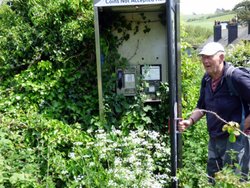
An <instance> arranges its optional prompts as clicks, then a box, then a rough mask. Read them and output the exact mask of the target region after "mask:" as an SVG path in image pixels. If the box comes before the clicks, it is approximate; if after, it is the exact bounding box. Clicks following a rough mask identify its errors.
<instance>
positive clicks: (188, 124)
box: [178, 119, 194, 132]
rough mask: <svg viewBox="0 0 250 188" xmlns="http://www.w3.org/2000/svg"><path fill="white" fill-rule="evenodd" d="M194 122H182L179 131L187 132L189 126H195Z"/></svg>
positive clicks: (189, 120)
mask: <svg viewBox="0 0 250 188" xmlns="http://www.w3.org/2000/svg"><path fill="white" fill-rule="evenodd" d="M193 124H194V122H193V120H192V119H188V120H181V121H180V122H179V124H178V130H179V131H180V132H183V131H185V130H186V129H187V128H188V127H189V126H191V125H193Z"/></svg>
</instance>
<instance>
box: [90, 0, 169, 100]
mask: <svg viewBox="0 0 250 188" xmlns="http://www.w3.org/2000/svg"><path fill="white" fill-rule="evenodd" d="M95 10H96V19H97V17H98V15H99V14H101V15H102V16H103V17H104V16H105V13H106V14H110V13H116V15H117V13H119V15H120V16H122V17H123V18H125V20H126V21H127V22H128V23H131V28H132V29H131V30H127V31H126V32H127V34H128V36H129V38H128V39H127V40H124V41H123V42H122V43H121V44H120V45H119V47H118V53H119V54H120V55H121V57H123V58H126V59H127V60H128V65H127V66H126V67H125V68H124V67H119V66H117V67H116V74H117V83H116V92H117V93H118V94H123V95H124V96H134V95H136V93H137V91H138V89H139V86H140V85H144V86H145V88H144V89H143V92H144V93H143V94H144V96H145V97H144V98H145V101H146V102H154V103H155V102H160V97H159V87H160V84H161V83H162V82H163V83H166V82H168V74H167V71H168V63H167V62H168V54H167V53H168V47H167V35H166V33H167V19H166V17H165V16H166V1H165V0H100V1H97V2H96V3H95ZM98 13H99V14H98ZM109 18H110V17H109ZM111 19H112V17H111ZM95 21H96V23H98V25H96V30H99V28H98V26H99V25H101V26H102V27H103V25H105V24H103V23H101V22H102V19H99V18H98V19H97V20H95ZM105 21H107V20H105ZM105 21H103V22H105ZM111 23H112V20H111ZM114 28H115V27H114ZM135 28H136V30H137V32H136V33H135ZM118 29H120V28H117V30H114V31H112V32H113V33H112V34H113V35H115V36H117V38H122V35H123V34H124V33H123V32H119V31H118ZM97 35H99V36H97V37H98V38H99V37H102V35H103V34H102V33H99V32H98V33H97ZM97 41H98V40H97ZM98 45H99V44H97V46H98ZM101 51H102V49H100V52H101ZM100 55H103V54H100ZM98 56H99V55H98ZM100 64H101V63H100ZM100 72H101V70H100ZM100 79H101V77H100ZM141 81H144V82H146V84H140V83H141Z"/></svg>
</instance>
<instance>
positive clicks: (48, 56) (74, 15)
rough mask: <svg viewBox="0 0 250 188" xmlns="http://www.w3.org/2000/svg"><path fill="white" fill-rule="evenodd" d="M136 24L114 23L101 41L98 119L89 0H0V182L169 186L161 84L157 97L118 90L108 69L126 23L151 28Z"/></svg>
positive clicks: (116, 58)
mask: <svg viewBox="0 0 250 188" xmlns="http://www.w3.org/2000/svg"><path fill="white" fill-rule="evenodd" d="M141 17H142V19H143V21H144V23H147V22H149V21H148V20H146V17H145V15H143V14H141ZM118 21H123V19H119V20H118ZM105 23H107V24H108V22H105ZM117 23H118V22H117ZM143 26H145V27H142V28H139V24H137V25H135V27H131V24H130V23H122V25H117V26H116V27H120V28H121V32H124V35H122V36H123V37H122V38H121V39H119V40H117V39H116V38H115V36H112V35H110V34H111V32H110V30H108V31H107V35H106V36H107V38H103V39H102V40H101V43H102V47H103V48H102V49H104V51H103V52H102V53H103V54H104V56H105V57H104V58H105V63H104V65H103V67H102V68H103V73H104V75H105V76H104V77H103V83H104V84H103V85H104V98H105V120H100V119H98V117H97V114H98V101H97V99H98V97H97V82H96V77H97V76H96V65H95V53H94V49H95V48H94V42H93V41H94V25H93V6H92V1H88V0H86V1H81V0H73V1H72V0H49V1H42V0H15V1H14V3H13V6H12V7H8V6H1V7H0V70H1V76H0V80H1V86H0V94H1V95H0V114H2V115H1V121H0V123H1V128H0V135H1V139H0V151H1V152H0V164H1V165H0V166H1V167H0V186H2V187H7V188H8V187H60V188H61V187H91V188H92V187H126V186H138V187H163V186H166V185H168V183H169V182H170V175H169V174H170V172H169V169H170V166H169V164H170V163H169V158H170V149H169V142H168V140H169V138H168V136H166V135H165V132H166V126H167V125H166V124H167V123H166V121H167V115H168V114H167V112H168V110H169V107H168V105H167V104H168V103H167V101H168V85H167V84H166V83H163V84H162V85H161V88H160V89H161V91H160V94H161V95H160V97H161V99H162V101H163V103H162V104H157V105H148V104H145V103H144V102H143V96H142V95H140V94H138V95H137V96H136V97H135V98H131V99H128V98H125V97H124V96H119V95H117V94H116V91H115V79H116V75H115V74H110V73H111V72H115V71H114V70H115V68H116V67H117V66H126V64H127V60H126V59H124V58H121V57H120V55H119V54H118V53H117V50H116V48H117V47H118V45H119V42H122V41H124V40H127V39H128V37H129V36H128V35H127V31H131V29H132V30H133V31H134V34H136V33H137V32H138V30H139V29H143V32H144V33H147V32H150V28H148V27H146V25H145V24H144V25H143ZM111 29H112V28H111ZM117 42H118V43H117ZM104 130H105V131H104ZM147 130H148V131H147ZM160 133H161V134H160Z"/></svg>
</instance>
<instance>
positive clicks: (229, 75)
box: [225, 65, 245, 130]
mask: <svg viewBox="0 0 250 188" xmlns="http://www.w3.org/2000/svg"><path fill="white" fill-rule="evenodd" d="M235 69H237V67H234V66H233V65H229V67H228V69H227V70H226V72H225V76H226V82H227V85H228V87H229V90H230V94H231V95H235V96H238V97H239V98H240V101H241V110H242V114H241V125H240V129H241V130H243V129H244V123H245V108H244V104H243V101H242V99H241V97H240V95H239V93H238V92H237V90H236V89H235V87H234V85H233V82H232V75H233V71H234V70H235Z"/></svg>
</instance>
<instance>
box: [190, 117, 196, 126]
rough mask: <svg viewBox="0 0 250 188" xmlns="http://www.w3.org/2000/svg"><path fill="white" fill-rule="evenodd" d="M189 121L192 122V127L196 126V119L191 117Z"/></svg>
mask: <svg viewBox="0 0 250 188" xmlns="http://www.w3.org/2000/svg"><path fill="white" fill-rule="evenodd" d="M189 120H190V122H191V125H193V124H195V121H194V118H192V117H189Z"/></svg>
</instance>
